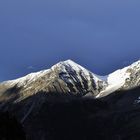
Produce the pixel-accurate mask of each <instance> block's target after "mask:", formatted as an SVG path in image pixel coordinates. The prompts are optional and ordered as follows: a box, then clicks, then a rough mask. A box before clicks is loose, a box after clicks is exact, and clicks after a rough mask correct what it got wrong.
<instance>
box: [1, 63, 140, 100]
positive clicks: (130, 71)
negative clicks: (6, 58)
mask: <svg viewBox="0 0 140 140" xmlns="http://www.w3.org/2000/svg"><path fill="white" fill-rule="evenodd" d="M139 79H140V61H137V62H135V63H133V64H132V65H130V66H128V67H125V68H123V69H120V70H117V71H115V72H113V73H111V74H109V75H107V76H99V75H96V74H93V73H92V72H90V71H89V70H87V69H85V68H83V67H82V66H80V65H78V64H76V63H75V62H73V61H72V60H67V61H63V62H60V63H58V64H56V65H54V66H52V67H51V68H50V69H47V70H43V71H40V72H36V73H31V74H29V75H27V76H25V77H22V78H19V79H16V80H10V81H6V82H3V83H1V84H0V92H1V93H4V92H5V91H7V90H8V89H10V88H13V87H15V86H16V88H18V89H20V94H19V96H20V97H19V100H23V99H25V98H27V97H29V96H32V95H33V94H36V93H38V92H40V91H44V92H57V93H63V94H72V95H76V96H84V95H86V96H88V95H93V96H94V97H96V98H98V97H102V96H106V95H108V94H110V93H112V92H114V91H116V90H123V89H130V88H133V87H136V86H138V85H140V80H139ZM2 95H3V94H1V96H2Z"/></svg>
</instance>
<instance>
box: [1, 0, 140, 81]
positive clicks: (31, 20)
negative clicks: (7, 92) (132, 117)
mask: <svg viewBox="0 0 140 140" xmlns="http://www.w3.org/2000/svg"><path fill="white" fill-rule="evenodd" d="M139 7H140V2H139V1H138V0H133V1H132V0H117V1H115V0H106V1H104V0H94V1H93V0H70V1H68V0H24V1H22V0H12V1H11V0H1V1H0V64H1V70H0V80H5V79H12V78H16V77H18V76H22V75H24V74H26V73H29V72H31V71H33V70H34V71H37V70H40V69H45V68H48V67H50V66H51V65H53V64H55V63H56V62H58V61H60V60H65V59H73V60H74V61H76V62H78V63H79V64H81V65H83V66H85V67H87V68H88V69H90V70H92V71H93V72H95V73H98V74H107V73H109V72H112V71H113V70H115V69H117V68H120V67H123V66H125V64H126V63H125V62H126V61H127V62H128V61H129V62H130V61H135V60H137V59H139V52H140V40H139V37H140V27H139V25H140V18H139V15H140V8H139ZM29 66H34V67H35V68H34V69H27V67H29Z"/></svg>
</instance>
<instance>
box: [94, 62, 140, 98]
mask: <svg viewBox="0 0 140 140" xmlns="http://www.w3.org/2000/svg"><path fill="white" fill-rule="evenodd" d="M139 76H140V61H137V62H135V63H133V64H132V65H130V66H127V67H125V68H123V69H119V70H117V71H115V72H113V73H111V74H109V75H108V76H107V83H108V86H107V87H106V89H105V90H104V91H101V92H100V94H98V95H97V96H96V98H98V97H102V96H106V95H108V94H110V93H112V92H114V91H116V90H118V89H120V90H123V89H129V88H133V87H136V86H139V85H140V83H139V81H140V77H139ZM136 81H137V82H136Z"/></svg>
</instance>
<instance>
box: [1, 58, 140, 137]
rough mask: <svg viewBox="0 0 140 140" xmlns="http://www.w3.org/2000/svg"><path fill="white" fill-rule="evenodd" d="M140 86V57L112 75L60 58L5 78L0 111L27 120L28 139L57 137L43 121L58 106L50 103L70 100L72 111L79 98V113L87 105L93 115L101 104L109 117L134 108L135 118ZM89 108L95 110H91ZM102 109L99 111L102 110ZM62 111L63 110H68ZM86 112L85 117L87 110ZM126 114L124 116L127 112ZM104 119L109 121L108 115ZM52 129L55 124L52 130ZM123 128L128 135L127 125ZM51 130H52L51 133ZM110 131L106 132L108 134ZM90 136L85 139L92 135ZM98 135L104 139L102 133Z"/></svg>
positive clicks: (23, 120)
mask: <svg viewBox="0 0 140 140" xmlns="http://www.w3.org/2000/svg"><path fill="white" fill-rule="evenodd" d="M139 86H140V61H137V62H135V63H133V64H132V65H130V66H128V67H125V68H123V69H119V70H117V71H115V72H113V73H111V74H109V75H106V76H99V75H97V74H94V73H92V72H90V71H89V70H87V69H85V68H83V67H82V66H80V65H79V64H77V63H75V62H73V61H72V60H67V61H63V62H59V63H58V64H56V65H54V66H52V67H51V68H50V69H47V70H42V71H40V72H36V73H31V74H29V75H27V76H25V77H22V78H19V79H16V80H9V81H5V82H2V83H1V84H0V111H2V112H9V113H10V114H12V115H14V116H16V118H17V119H18V121H19V122H20V123H21V124H23V126H24V128H25V131H26V133H27V139H31V140H38V139H40V140H53V139H54V140H55V138H51V136H50V135H51V134H52V133H51V132H50V131H47V129H48V127H47V126H44V125H43V121H44V122H46V121H47V120H48V118H47V116H48V114H49V113H48V111H49V110H47V107H48V109H49V108H50V109H51V108H52V110H50V112H51V113H52V111H53V109H54V108H53V106H50V105H51V104H52V105H56V104H57V106H58V107H59V106H60V105H61V104H63V105H64V106H65V105H66V104H67V103H68V104H69V105H71V104H72V105H71V108H69V107H68V110H69V109H70V110H69V111H70V112H72V113H74V112H73V111H72V109H74V106H73V103H74V104H75V102H77V104H75V107H80V112H79V113H78V114H77V115H80V113H81V112H82V111H81V108H84V109H85V112H86V113H88V114H89V115H86V117H89V116H93V114H94V113H95V110H94V109H95V108H96V107H97V108H99V109H97V110H98V111H99V110H100V111H101V112H100V113H99V114H100V115H101V116H104V113H105V112H106V113H107V114H108V116H109V117H110V113H111V114H112V116H113V117H114V116H115V115H114V113H117V112H118V111H119V113H117V115H118V114H119V115H122V113H125V112H126V113H128V112H129V111H130V113H128V114H127V116H128V120H129V119H130V118H131V117H130V116H134V118H135V117H137V116H140V113H138V110H139V103H140V92H139V91H140V90H139ZM79 100H80V101H79ZM92 100H93V101H92ZM98 101H99V102H98ZM92 102H93V103H92ZM95 102H96V103H95ZM81 103H82V104H81ZM94 103H95V106H94V107H93V106H90V107H85V106H84V105H83V104H85V105H92V104H94ZM98 104H100V105H101V107H100V105H99V106H98ZM104 105H105V106H106V107H107V106H109V110H108V109H105V110H104V109H103V108H104V107H103V106H104ZM92 107H93V110H92ZM62 108H63V107H61V108H58V110H61V109H62ZM89 109H91V110H92V111H91V112H90V113H89ZM54 110H55V109H54ZM58 110H55V111H56V115H58V116H59V115H60V114H59V113H58V114H57V112H59V111H58ZM74 110H75V109H74ZM106 110H107V111H106ZM61 111H62V110H61ZM63 111H64V110H63ZM76 111H77V110H76ZM98 111H97V112H96V113H98ZM85 112H84V113H85ZM61 113H62V114H63V113H64V112H61ZM96 113H95V114H96ZM136 114H138V115H136ZM65 115H66V114H65ZM71 115H72V114H71ZM73 115H74V114H73ZM83 116H84V117H85V114H84V115H83ZM122 116H123V117H124V114H123V115H122ZM45 117H46V118H45ZM59 117H60V116H59ZM61 117H62V116H61ZM63 117H64V116H63ZM67 117H68V116H67ZM49 119H50V118H49ZM67 119H70V118H67ZM84 119H85V118H84ZM73 120H74V118H73ZM87 120H88V119H87ZM103 120H104V118H103ZM104 121H106V119H105V120H104ZM111 121H113V120H111ZM137 122H140V119H138V118H137ZM57 123H58V122H57ZM62 123H63V122H62ZM112 123H113V122H112ZM122 124H123V125H124V120H123V121H122ZM139 124H140V123H139ZM46 125H47V124H46ZM110 125H112V124H110ZM115 126H117V123H116V124H115ZM68 127H69V126H67V128H66V129H68ZM108 127H109V126H108ZM112 127H113V126H112ZM133 127H134V126H133ZM137 127H138V128H140V125H138V124H137ZM52 128H53V127H52ZM60 128H61V126H60ZM78 128H79V127H78ZM50 129H51V127H50V128H49V130H50ZM83 129H84V128H83ZM123 130H124V135H125V128H124V129H123ZM134 130H135V128H134ZM56 131H57V130H56ZM85 131H87V130H85ZM115 131H116V129H115ZM49 132H50V133H51V134H48V133H49ZM103 132H104V131H103ZM103 132H101V133H103ZM105 132H106V131H105ZM113 132H114V131H113ZM113 132H112V133H113ZM138 132H139V131H138ZM73 133H74V132H73ZM106 133H107V132H106ZM106 133H105V134H104V135H106ZM122 133H123V132H122ZM107 134H108V133H107ZM54 135H55V134H54ZM108 135H111V134H108ZM127 136H128V135H127V134H126V135H125V136H122V134H121V133H120V132H118V134H114V135H111V137H109V138H107V139H108V140H109V139H110V140H125V137H127ZM134 136H137V135H133V134H132V136H131V137H132V140H135V139H136V138H135V139H133V138H134ZM69 137H70V136H69ZM85 137H86V134H85ZM117 137H118V139H117ZM123 137H124V138H123ZM75 138H76V137H75ZM83 138H84V136H83ZM86 138H87V137H86ZM86 138H85V139H83V140H87V139H88V138H87V139H86ZM119 138H120V139H119ZM129 138H130V137H129ZM139 138H140V137H139ZM61 139H62V138H61ZM65 139H66V138H65ZM67 139H68V138H67ZM72 139H74V138H72ZM77 139H78V138H77ZM81 139H82V138H81ZM97 139H101V137H99V138H97Z"/></svg>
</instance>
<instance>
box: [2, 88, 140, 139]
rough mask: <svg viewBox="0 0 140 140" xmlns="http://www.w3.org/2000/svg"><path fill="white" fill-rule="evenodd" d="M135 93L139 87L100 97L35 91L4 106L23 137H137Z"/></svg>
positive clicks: (139, 111) (139, 118)
mask: <svg viewBox="0 0 140 140" xmlns="http://www.w3.org/2000/svg"><path fill="white" fill-rule="evenodd" d="M139 96H140V88H135V89H132V90H129V91H119V92H115V93H112V94H110V95H108V96H106V97H103V98H101V99H94V98H88V97H78V96H77V97H76V96H70V95H64V94H58V93H46V92H39V93H37V94H36V95H32V96H30V97H29V98H26V99H24V100H22V101H20V102H17V103H15V104H9V105H7V108H8V110H9V112H10V113H12V114H14V115H15V116H16V117H17V119H18V121H20V122H21V123H22V125H23V126H24V131H25V133H26V136H27V140H78V139H80V140H139V139H140V104H139V103H138V102H137V104H136V102H135V101H137V100H138V97H139ZM4 110H6V108H4ZM14 124H16V123H14ZM14 124H13V125H14ZM20 126H21V125H20ZM0 127H1V125H0ZM13 130H14V129H13ZM18 130H20V129H18ZM21 130H22V129H21ZM10 131H11V129H10V130H9V129H8V133H9V132H10ZM22 134H23V133H22ZM17 136H18V135H17ZM20 136H23V135H20ZM15 140H16V139H15Z"/></svg>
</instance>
